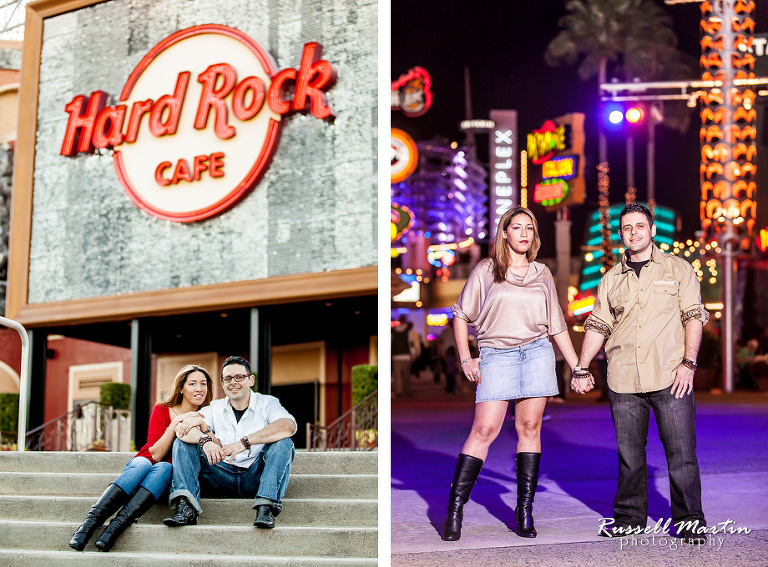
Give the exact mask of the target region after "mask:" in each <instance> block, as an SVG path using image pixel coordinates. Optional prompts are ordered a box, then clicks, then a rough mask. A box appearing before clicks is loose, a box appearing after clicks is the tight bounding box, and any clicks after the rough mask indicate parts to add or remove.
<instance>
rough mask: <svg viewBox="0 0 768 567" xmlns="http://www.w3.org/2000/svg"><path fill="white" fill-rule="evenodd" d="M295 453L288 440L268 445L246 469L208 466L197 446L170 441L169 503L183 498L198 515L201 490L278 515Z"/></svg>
mask: <svg viewBox="0 0 768 567" xmlns="http://www.w3.org/2000/svg"><path fill="white" fill-rule="evenodd" d="M295 454H296V451H295V449H294V448H293V441H291V439H290V438H289V437H287V438H285V439H281V440H279V441H275V442H274V443H267V444H266V445H264V448H263V449H262V450H261V452H260V453H259V455H258V456H257V457H256V460H255V461H254V462H253V464H252V465H251V466H250V467H249V468H247V469H245V468H241V467H236V466H234V465H230V464H229V463H225V462H221V463H216V464H215V465H211V464H209V463H208V459H207V458H206V456H205V454H204V453H203V451H202V449H200V447H199V446H198V445H197V444H191V443H184V442H183V441H180V440H179V439H176V440H175V441H174V442H173V480H172V482H171V495H170V501H171V504H172V505H175V503H176V502H177V499H178V498H180V497H182V496H183V497H184V498H186V499H187V500H188V501H189V503H190V504H191V505H192V507H193V508H194V509H195V511H197V513H198V514H202V512H203V509H202V508H201V507H200V490H201V487H202V489H203V491H204V492H205V494H206V496H213V497H218V498H251V497H254V503H253V507H254V508H255V507H256V506H261V505H264V504H266V505H270V506H272V512H273V514H274V515H275V516H277V515H278V514H279V513H280V511H281V510H282V509H283V503H282V498H283V496H285V491H286V489H287V488H288V476H289V475H290V473H291V463H293V457H294V455H295Z"/></svg>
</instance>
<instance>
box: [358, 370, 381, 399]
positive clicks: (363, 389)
mask: <svg viewBox="0 0 768 567" xmlns="http://www.w3.org/2000/svg"><path fill="white" fill-rule="evenodd" d="M378 387H379V367H378V366H371V365H369V364H360V365H358V366H353V367H352V405H353V406H354V405H357V404H359V403H360V402H361V401H363V400H364V399H365V397H366V396H368V395H369V394H371V393H372V392H375V391H376V390H377V389H378Z"/></svg>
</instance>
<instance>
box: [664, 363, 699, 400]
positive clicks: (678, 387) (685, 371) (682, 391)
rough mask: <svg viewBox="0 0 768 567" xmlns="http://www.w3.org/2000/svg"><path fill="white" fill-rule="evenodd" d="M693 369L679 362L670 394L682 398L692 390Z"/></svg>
mask: <svg viewBox="0 0 768 567" xmlns="http://www.w3.org/2000/svg"><path fill="white" fill-rule="evenodd" d="M694 374H695V371H694V370H692V369H691V368H688V367H687V366H685V365H684V364H682V363H680V365H678V367H677V373H676V374H675V381H674V382H673V383H672V389H671V390H670V392H669V393H670V394H672V395H673V396H675V397H676V398H682V397H683V396H685V395H688V394H690V393H691V392H693V375H694Z"/></svg>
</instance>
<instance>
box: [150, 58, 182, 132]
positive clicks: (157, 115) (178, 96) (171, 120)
mask: <svg viewBox="0 0 768 567" xmlns="http://www.w3.org/2000/svg"><path fill="white" fill-rule="evenodd" d="M189 75H190V73H189V71H184V72H183V73H179V78H178V79H176V88H175V89H174V91H173V95H164V96H161V97H160V98H159V99H157V102H156V103H155V104H154V105H153V106H152V111H151V112H150V114H149V131H150V132H152V135H153V136H155V137H156V138H159V137H160V136H165V135H166V134H175V133H176V129H177V128H178V127H179V116H181V106H182V104H183V103H184V94H185V93H186V92H187V83H189ZM166 108H167V109H168V110H169V113H168V117H167V119H166V121H165V123H163V121H162V119H163V111H164V110H165V109H166Z"/></svg>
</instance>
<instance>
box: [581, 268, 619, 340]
mask: <svg viewBox="0 0 768 567" xmlns="http://www.w3.org/2000/svg"><path fill="white" fill-rule="evenodd" d="M607 280H608V278H607V277H603V278H602V279H601V280H600V283H599V284H598V285H597V297H596V298H595V305H594V307H593V308H592V313H590V314H589V317H587V320H586V321H584V330H585V331H595V332H596V333H600V334H601V335H603V336H604V337H605V338H606V339H607V338H608V337H610V336H611V333H613V315H611V306H610V304H609V303H608V282H607Z"/></svg>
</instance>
